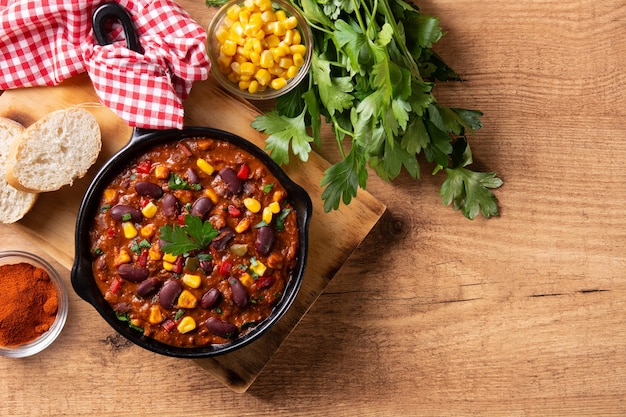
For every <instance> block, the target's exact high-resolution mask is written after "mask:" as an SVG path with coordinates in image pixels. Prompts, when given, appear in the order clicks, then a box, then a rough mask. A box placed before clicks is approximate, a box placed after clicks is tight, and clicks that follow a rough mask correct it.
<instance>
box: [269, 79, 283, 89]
mask: <svg viewBox="0 0 626 417" xmlns="http://www.w3.org/2000/svg"><path fill="white" fill-rule="evenodd" d="M286 85H287V80H285V79H284V78H283V77H278V78H274V79H273V80H272V82H271V83H270V87H272V88H273V89H274V90H280V89H281V88H283V87H284V86H286Z"/></svg>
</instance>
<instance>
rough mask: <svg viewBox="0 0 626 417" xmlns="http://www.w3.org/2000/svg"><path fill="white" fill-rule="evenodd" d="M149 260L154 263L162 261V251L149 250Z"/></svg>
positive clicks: (153, 248) (156, 249)
mask: <svg viewBox="0 0 626 417" xmlns="http://www.w3.org/2000/svg"><path fill="white" fill-rule="evenodd" d="M148 258H150V259H152V260H153V261H158V260H159V259H161V250H160V249H158V248H155V247H151V248H150V249H149V250H148Z"/></svg>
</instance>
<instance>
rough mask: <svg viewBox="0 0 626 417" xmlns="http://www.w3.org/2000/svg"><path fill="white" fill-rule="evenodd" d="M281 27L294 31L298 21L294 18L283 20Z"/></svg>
mask: <svg viewBox="0 0 626 417" xmlns="http://www.w3.org/2000/svg"><path fill="white" fill-rule="evenodd" d="M283 25H284V26H285V29H289V30H291V29H295V28H296V26H298V19H296V17H295V16H289V17H287V18H286V19H284V20H283Z"/></svg>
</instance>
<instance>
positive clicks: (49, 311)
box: [0, 262, 59, 346]
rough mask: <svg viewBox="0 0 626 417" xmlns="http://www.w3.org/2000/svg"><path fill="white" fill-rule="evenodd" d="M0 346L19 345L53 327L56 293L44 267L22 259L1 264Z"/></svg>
mask: <svg viewBox="0 0 626 417" xmlns="http://www.w3.org/2000/svg"><path fill="white" fill-rule="evenodd" d="M0 294H2V296H0V345H2V346H18V345H22V344H25V343H28V342H31V341H33V340H35V339H36V338H37V337H39V336H41V334H43V333H44V332H46V331H48V329H50V326H52V323H53V322H54V320H55V318H56V314H57V309H58V304H59V302H58V298H57V292H56V289H55V287H54V283H53V282H52V281H51V279H50V275H48V273H47V272H46V271H45V270H43V269H42V268H39V267H36V266H34V265H31V264H28V263H25V262H22V263H17V264H13V265H1V266H0Z"/></svg>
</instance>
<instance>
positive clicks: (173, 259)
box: [163, 253, 178, 263]
mask: <svg viewBox="0 0 626 417" xmlns="http://www.w3.org/2000/svg"><path fill="white" fill-rule="evenodd" d="M176 259H178V256H176V255H174V254H171V253H166V254H164V255H163V260H164V261H165V262H169V263H174V262H176Z"/></svg>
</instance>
